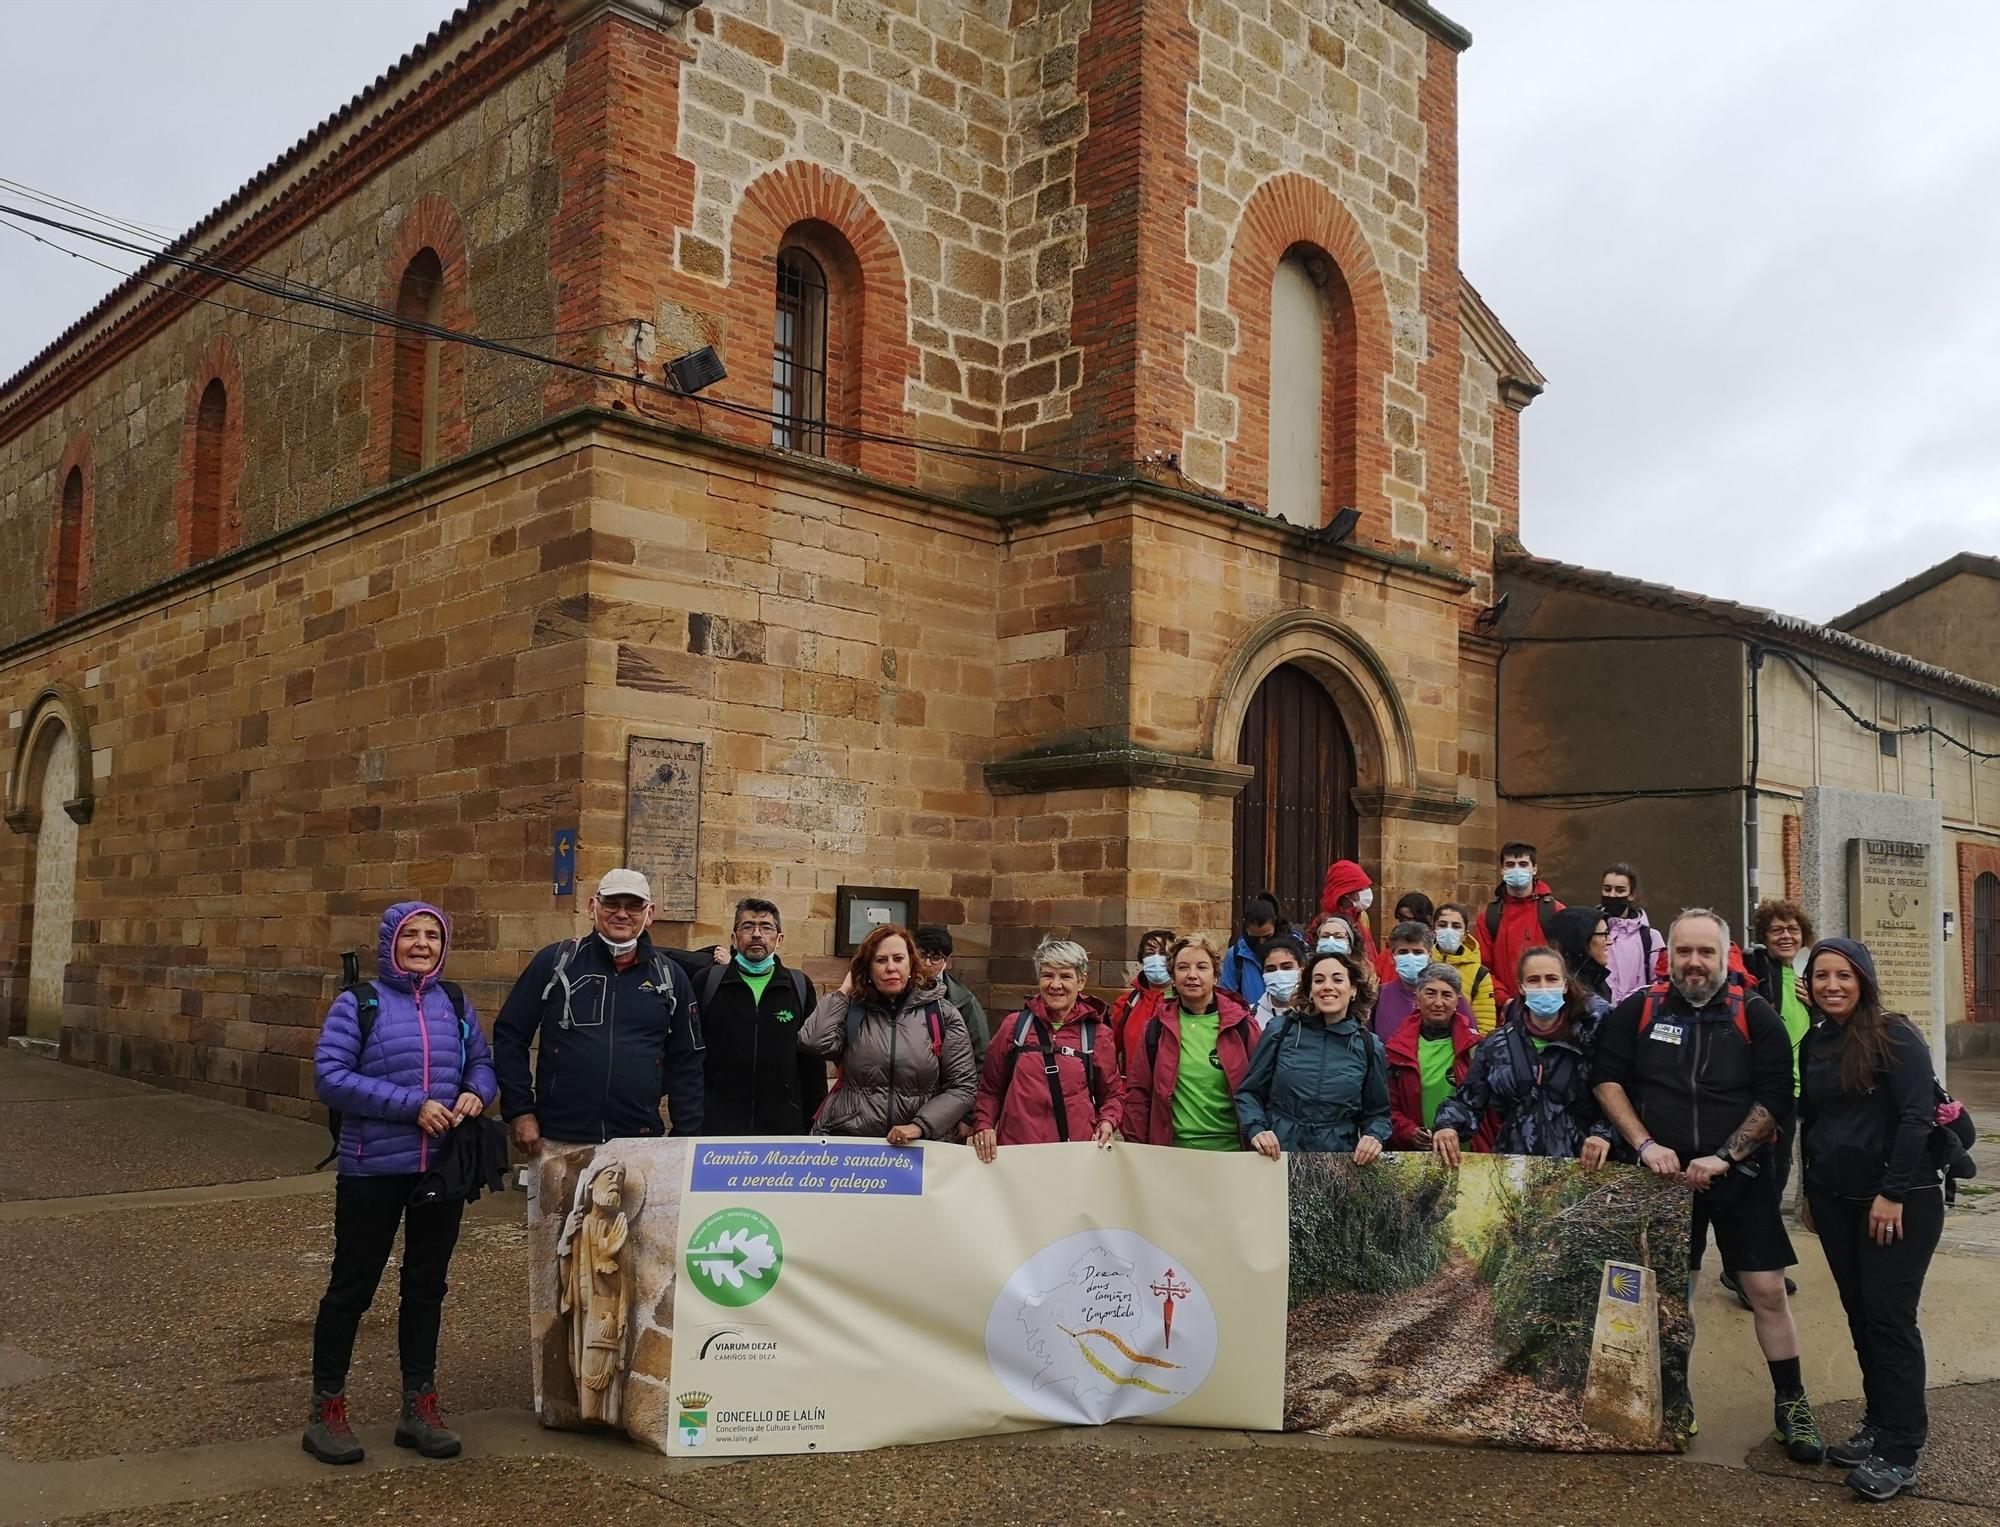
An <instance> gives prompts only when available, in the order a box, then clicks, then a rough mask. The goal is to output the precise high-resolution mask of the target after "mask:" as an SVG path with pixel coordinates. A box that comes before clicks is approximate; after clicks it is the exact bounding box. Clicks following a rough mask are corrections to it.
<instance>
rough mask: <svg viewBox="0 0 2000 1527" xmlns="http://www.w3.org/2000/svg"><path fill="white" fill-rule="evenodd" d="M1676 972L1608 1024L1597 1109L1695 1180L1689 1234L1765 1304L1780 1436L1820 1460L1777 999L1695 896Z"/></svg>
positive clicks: (1784, 1042) (1678, 936)
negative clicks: (1810, 1393) (1775, 1147)
mask: <svg viewBox="0 0 2000 1527" xmlns="http://www.w3.org/2000/svg"><path fill="white" fill-rule="evenodd" d="M1667 970H1668V974H1669V977H1670V983H1669V984H1667V985H1664V986H1652V987H1649V988H1647V989H1645V990H1642V991H1636V992H1634V993H1633V994H1632V995H1631V996H1629V997H1627V998H1626V999H1625V1000H1624V1001H1623V1002H1621V1003H1620V1004H1619V1005H1618V1006H1617V1007H1616V1008H1615V1009H1613V1011H1612V1012H1611V1014H1610V1016H1609V1017H1607V1018H1606V1019H1605V1020H1604V1024H1603V1027H1602V1028H1601V1029H1600V1030H1599V1031H1598V1038H1597V1054H1596V1058H1595V1062H1594V1065H1593V1069H1592V1079H1593V1083H1594V1090H1595V1092H1596V1094H1597V1102H1598V1106H1599V1107H1600V1108H1602V1109H1603V1110H1604V1116H1605V1118H1606V1119H1608V1120H1610V1122H1611V1125H1612V1127H1613V1128H1614V1129H1616V1130H1617V1131H1618V1133H1619V1134H1620V1135H1622V1136H1623V1137H1624V1139H1625V1142H1626V1144H1627V1145H1629V1146H1630V1147H1631V1149H1632V1151H1633V1154H1634V1156H1635V1157H1636V1158H1637V1160H1638V1163H1639V1165H1641V1166H1643V1167H1645V1168H1646V1169H1647V1170H1648V1171H1650V1172H1653V1173H1655V1174H1656V1175H1658V1176H1661V1177H1671V1178H1676V1179H1684V1180H1685V1181H1686V1182H1687V1185H1688V1186H1689V1187H1691V1188H1693V1189H1694V1240H1693V1244H1694V1245H1696V1246H1700V1245H1702V1244H1703V1243H1704V1241H1705V1240H1706V1237H1707V1232H1708V1230H1710V1229H1713V1230H1714V1232H1715V1244H1716V1247H1717V1249H1718V1250H1719V1251H1720V1252H1721V1253H1722V1262H1723V1265H1724V1266H1725V1267H1727V1268H1729V1269H1730V1270H1731V1271H1732V1272H1734V1273H1735V1274H1736V1276H1737V1280H1738V1282H1739V1283H1740V1284H1741V1285H1742V1288H1743V1292H1744V1294H1745V1295H1747V1296H1748V1298H1749V1300H1750V1304H1751V1308H1752V1310H1753V1311H1754V1313H1755V1315H1756V1324H1757V1344H1758V1346H1760V1347H1761V1348H1762V1349H1763V1352H1764V1360H1765V1363H1766V1365H1767V1366H1768V1367H1769V1368H1770V1370H1771V1386H1772V1389H1773V1391H1774V1393H1775V1396H1776V1399H1775V1404H1774V1407H1773V1416H1774V1423H1773V1424H1774V1431H1775V1435H1776V1437H1777V1440H1778V1441H1780V1442H1782V1443H1784V1444H1785V1451H1786V1452H1787V1453H1789V1454H1790V1455H1791V1457H1792V1458H1793V1459H1795V1460H1797V1461H1798V1462H1800V1463H1817V1462H1818V1461H1819V1459H1820V1456H1821V1455H1822V1453H1824V1451H1825V1446H1824V1444H1823V1443H1822V1441H1821V1439H1820V1433H1819V1423H1818V1422H1817V1421H1816V1420H1815V1419H1814V1417H1813V1412H1812V1406H1811V1404H1810V1403H1809V1402H1808V1401H1807V1399H1806V1392H1805V1383H1804V1381H1803V1379H1802V1378H1801V1377H1800V1375H1799V1333H1798V1328H1797V1327H1796V1326H1795V1325H1794V1324H1793V1323H1792V1307H1791V1303H1790V1301H1789V1300H1788V1299H1787V1298H1786V1296H1785V1269H1786V1268H1787V1267H1790V1266H1791V1265H1792V1263H1793V1262H1795V1261H1797V1260H1798V1259H1797V1257H1795V1256H1794V1255H1793V1253H1792V1241H1791V1237H1790V1236H1789V1235H1787V1234H1786V1233H1785V1219H1784V1212H1783V1210H1782V1209H1781V1208H1780V1206H1779V1201H1778V1193H1777V1179H1776V1172H1775V1171H1774V1169H1773V1163H1772V1159H1771V1150H1770V1144H1771V1141H1772V1139H1773V1138H1774V1137H1775V1136H1776V1134H1777V1131H1778V1128H1779V1126H1780V1125H1781V1124H1783V1123H1786V1122H1788V1121H1789V1120H1790V1118H1791V1114H1792V1045H1791V1041H1790V1040H1789V1039H1788V1038H1787V1037H1786V1035H1785V1025H1784V1022H1783V1021H1782V1020H1781V1019H1780V1018H1779V1017H1778V1015H1777V1014H1776V1013H1775V1012H1773V1011H1772V1010H1771V1005H1770V1004H1769V1003H1768V1002H1766V1001H1765V1000H1764V999H1763V998H1762V997H1760V996H1758V995H1756V993H1754V992H1752V991H1750V990H1748V989H1746V987H1745V986H1744V985H1743V984H1742V983H1741V982H1738V981H1732V979H1731V977H1730V973H1729V925H1728V924H1727V923H1726V922H1724V921H1723V919H1722V918H1721V917H1719V916H1717V915H1716V914H1715V913H1713V912H1710V911H1708V910H1707V909H1706V908H1699V907H1698V908H1693V909H1691V910H1689V911H1686V912H1683V913H1681V915H1680V916H1679V917H1677V918H1675V919H1674V921H1673V924H1672V926H1670V927H1669V928H1668V929H1667ZM1689 1283H1690V1291H1692V1283H1693V1279H1692V1276H1690V1279H1689Z"/></svg>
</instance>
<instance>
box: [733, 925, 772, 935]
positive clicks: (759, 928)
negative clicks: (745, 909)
mask: <svg viewBox="0 0 2000 1527" xmlns="http://www.w3.org/2000/svg"><path fill="white" fill-rule="evenodd" d="M736 931H737V932H738V933H776V932H777V931H778V925H777V924H776V923H738V924H737V925H736Z"/></svg>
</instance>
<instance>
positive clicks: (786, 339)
mask: <svg viewBox="0 0 2000 1527" xmlns="http://www.w3.org/2000/svg"><path fill="white" fill-rule="evenodd" d="M827 305H828V304H827V288H826V271H825V269H824V268H823V267H822V266H821V265H820V263H819V261H818V260H816V259H814V258H813V256H812V255H811V254H810V253H808V252H807V251H806V250H804V249H801V248H799V247H798V246H796V245H791V246H788V247H786V248H784V249H781V250H780V251H779V252H778V292H777V316H776V321H775V324H774V326H773V329H772V334H771V412H772V414H773V415H774V417H773V418H772V420H771V443H772V444H773V445H775V446H780V447H782V448H783V449H785V450H789V451H808V452H810V453H811V454H813V455H815V456H824V455H825V454H826V390H827V389H826V381H827Z"/></svg>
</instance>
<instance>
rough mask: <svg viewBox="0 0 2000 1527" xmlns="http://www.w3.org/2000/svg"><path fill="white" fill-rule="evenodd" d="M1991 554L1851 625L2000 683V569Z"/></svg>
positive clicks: (1872, 638) (1895, 646)
mask: <svg viewBox="0 0 2000 1527" xmlns="http://www.w3.org/2000/svg"><path fill="white" fill-rule="evenodd" d="M1992 563H1993V559H1991V558H1987V559H1985V562H1984V563H1983V564H1982V565H1981V567H1980V570H1978V571H1972V572H1960V573H1956V574H1954V575H1953V576H1951V577H1949V578H1947V579H1945V580H1944V581H1942V582H1940V583H1938V584H1935V585H1933V586H1932V587H1930V588H1927V589H1924V590H1922V591H1920V592H1918V593H1916V594H1913V595H1911V596H1910V597H1909V598H1908V599H1905V600H1903V601H1902V602H1901V603H1898V604H1894V605H1891V606H1890V607H1889V608H1888V609H1886V610H1883V611H1882V612H1881V613H1879V614H1876V615H1871V616H1869V617H1868V618H1867V619H1865V620H1860V621H1856V622H1855V623H1854V624H1853V625H1851V626H1849V627H1847V629H1848V630H1850V631H1852V632H1853V633H1854V635H1856V636H1858V637H1860V638H1861V639H1862V640H1863V641H1866V642H1875V643H1877V644H1878V645H1880V646H1883V647H1887V648H1889V649H1890V650H1891V651H1894V652H1907V653H1908V654H1909V655H1910V656H1911V657H1914V658H1918V659H1921V660H1922V661H1923V662H1926V663H1935V664H1937V665H1938V666H1939V667H1940V668H1949V669H1950V670H1951V671H1952V672H1954V673H1962V674H1965V675H1967V676H1968V677H1970V678H1975V679H1978V680H1980V681H1981V682H1983V683H1987V684H2000V651H1996V649H1995V647H1994V644H1993V632H1994V631H1995V629H1996V628H2000V572H1996V569H1995V568H1994V566H1993V565H1992Z"/></svg>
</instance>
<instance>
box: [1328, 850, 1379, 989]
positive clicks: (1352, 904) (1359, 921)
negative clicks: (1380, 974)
mask: <svg viewBox="0 0 2000 1527" xmlns="http://www.w3.org/2000/svg"><path fill="white" fill-rule="evenodd" d="M1374 905H1375V886H1374V883H1373V882H1372V881H1371V880H1369V878H1368V871H1366V870H1364V869H1363V868H1362V867H1361V866H1360V865H1358V864H1356V863H1355V862H1354V861H1353V860H1352V859H1336V860H1334V861H1333V863H1331V864H1329V865H1328V866H1327V867H1326V884H1324V885H1323V886H1321V887H1320V892H1319V909H1320V911H1322V912H1330V913H1333V914H1335V915H1337V916H1340V917H1344V918H1346V919H1347V922H1348V924H1349V925H1350V926H1351V927H1352V928H1353V929H1354V934H1355V937H1357V938H1359V939H1360V940H1361V947H1360V948H1359V949H1357V950H1355V951H1354V952H1355V953H1356V954H1358V955H1360V956H1361V957H1362V958H1363V959H1365V960H1367V961H1368V962H1369V963H1370V964H1371V965H1372V964H1374V963H1375V939H1374V937H1373V935H1371V934H1370V933H1369V931H1368V919H1367V918H1366V917H1364V916H1363V915H1362V914H1363V913H1365V912H1366V911H1367V910H1368V909H1369V908H1370V907H1372V906H1374Z"/></svg>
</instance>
